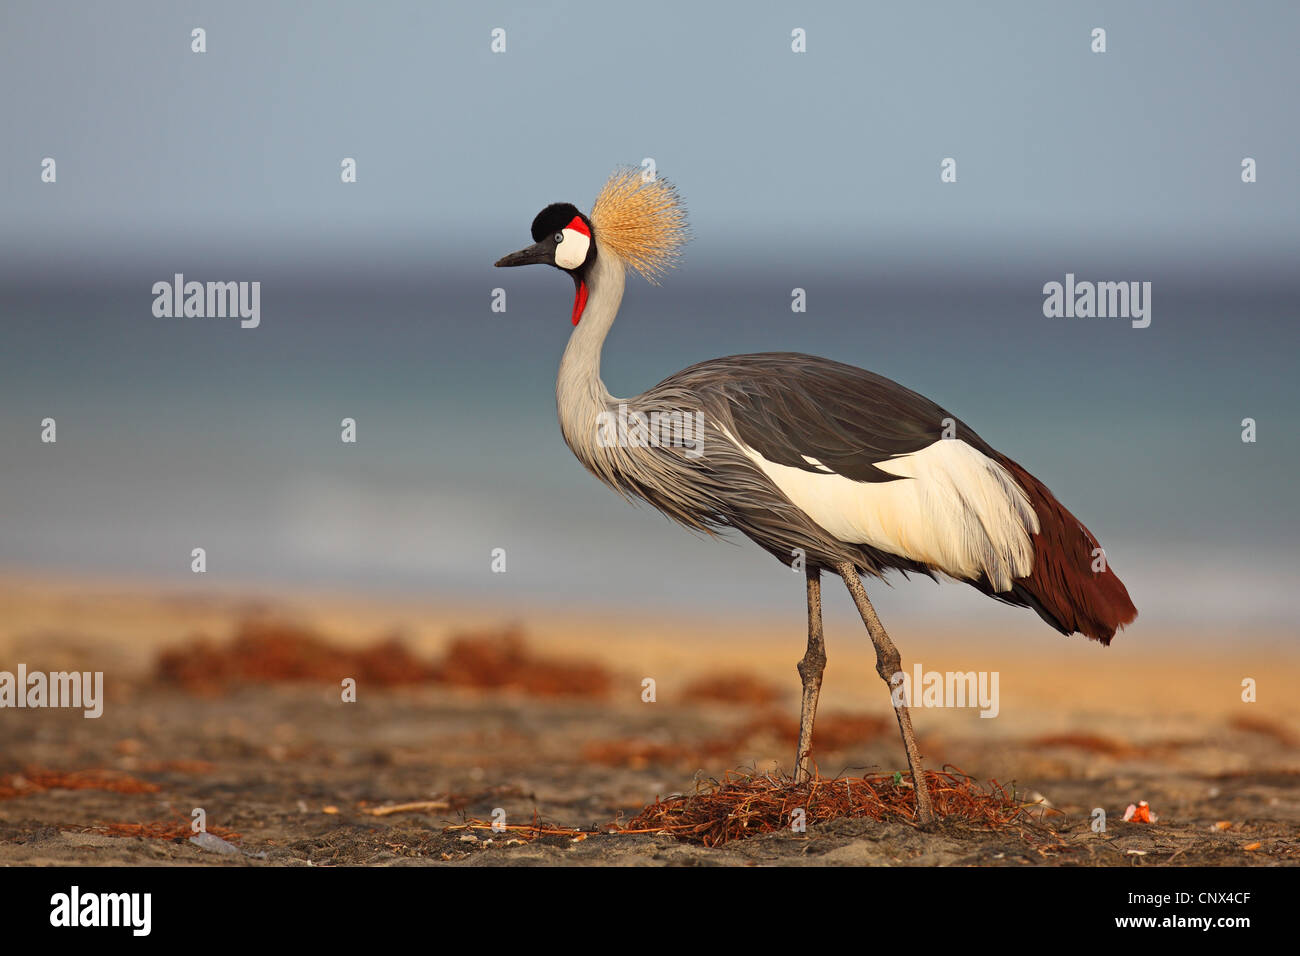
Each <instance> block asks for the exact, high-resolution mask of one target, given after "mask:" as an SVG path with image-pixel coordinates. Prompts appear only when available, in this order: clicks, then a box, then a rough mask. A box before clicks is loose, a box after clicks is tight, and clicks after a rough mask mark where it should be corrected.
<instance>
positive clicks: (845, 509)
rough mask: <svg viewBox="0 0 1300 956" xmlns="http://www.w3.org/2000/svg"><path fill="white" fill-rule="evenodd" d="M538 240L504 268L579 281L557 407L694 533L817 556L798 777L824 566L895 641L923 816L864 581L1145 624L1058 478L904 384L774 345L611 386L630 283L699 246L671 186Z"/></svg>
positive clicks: (600, 203)
mask: <svg viewBox="0 0 1300 956" xmlns="http://www.w3.org/2000/svg"><path fill="white" fill-rule="evenodd" d="M531 231H532V238H533V244H532V245H530V246H528V247H527V248H525V249H521V250H520V251H518V252H515V253H512V254H510V255H508V256H505V257H504V258H502V259H500V260H499V261H497V263H496V265H497V266H499V267H509V266H523V265H531V264H546V265H550V266H554V267H555V268H558V269H560V270H561V271H563V272H567V273H568V274H569V276H570V277H571V278H572V279H573V283H574V303H573V312H572V321H573V330H572V332H571V334H570V336H569V341H568V345H567V346H566V348H565V350H564V356H563V358H562V359H561V362H560V370H559V376H558V379H557V382H556V405H557V409H558V412H559V419H560V429H561V432H562V433H563V435H564V440H565V442H566V443H567V444H568V446H569V448H570V449H571V450H572V451H573V453H574V455H575V456H576V457H577V458H578V460H579V461H580V462H581V463H582V464H583V465H584V466H585V467H586V468H587V470H588V471H590V472H591V473H592V474H594V475H595V476H596V477H597V478H599V479H600V480H601V481H602V482H604V483H605V484H607V485H609V486H610V487H611V488H613V489H614V490H615V491H617V492H619V493H620V494H621V495H623V496H624V497H625V498H628V499H629V500H632V499H641V500H644V501H646V502H649V503H650V504H651V505H653V506H654V507H656V508H658V509H659V510H660V511H662V512H664V513H665V514H666V515H668V516H669V517H670V518H672V519H674V520H675V521H677V522H679V523H681V524H682V525H685V526H686V527H687V528H690V529H693V530H696V531H703V532H707V533H717V532H719V531H723V530H727V529H731V530H735V531H738V532H740V533H741V534H743V535H745V536H746V537H748V538H750V539H751V540H752V541H754V542H755V543H757V544H758V545H759V546H760V547H761V548H763V549H764V550H766V551H767V552H769V553H770V554H772V555H773V556H774V557H776V558H777V559H778V560H779V561H781V562H782V563H784V564H785V565H787V566H788V567H792V568H797V566H798V564H799V563H802V564H803V568H804V573H805V578H806V592H807V605H808V641H807V648H806V650H805V653H804V656H803V658H802V659H801V660H800V661H799V662H798V665H797V670H798V672H799V676H800V679H801V681H802V684H803V694H802V699H801V703H800V716H799V740H798V745H797V749H796V752H795V775H794V779H795V782H796V783H802V782H805V781H807V780H808V779H809V777H810V774H811V759H812V736H813V722H814V720H815V718H816V713H817V700H818V697H819V695H820V693H821V686H822V674H823V671H824V670H825V666H826V649H825V640H824V635H823V627H822V613H821V575H822V572H823V571H826V572H828V573H832V574H835V575H837V576H839V577H840V578H842V579H843V581H844V583H845V585H846V586H847V588H848V591H849V594H850V595H851V597H852V599H853V602H854V604H855V605H856V606H857V609H858V613H859V614H860V615H861V617H862V621H863V624H865V626H866V629H867V632H868V634H869V635H870V637H871V641H872V643H873V645H874V646H875V652H876V671H877V673H878V674H879V675H880V677H881V678H882V679H883V680H884V681H885V683H886V685H887V686H888V687H889V688H890V690H891V699H892V700H893V701H894V710H895V716H896V718H897V720H898V727H899V733H900V734H901V736H902V740H903V747H904V749H905V751H906V754H907V762H908V767H909V770H910V771H911V776H912V783H913V788H914V793H915V801H916V819H917V820H918V822H920V823H921V824H923V825H925V824H929V823H930V822H931V821H932V820H933V818H934V811H933V802H932V800H931V797H930V793H929V789H928V786H927V784H926V780H925V775H924V771H923V768H922V764H921V756H920V753H919V752H918V750H917V745H916V737H915V734H914V733H913V730H912V720H911V716H910V714H909V711H908V707H907V701H906V699H905V696H904V695H901V694H897V693H894V690H895V688H896V687H897V686H898V684H899V683H900V682H901V681H902V679H903V673H902V663H901V658H900V655H899V652H898V649H897V648H896V647H895V646H894V643H893V641H892V640H891V639H890V637H889V634H888V633H887V632H886V630H885V628H884V626H883V625H882V624H881V623H880V618H879V616H878V615H877V614H876V610H875V608H874V607H873V606H872V604H871V601H870V599H869V598H868V596H867V592H866V589H865V588H864V587H863V584H862V576H863V575H866V576H869V577H873V578H883V577H884V575H885V573H886V572H888V571H900V572H902V573H903V574H905V575H906V574H908V573H917V574H922V575H927V576H929V577H931V578H936V577H938V576H942V577H945V578H949V579H955V580H957V581H961V582H965V583H966V584H969V585H971V586H972V587H974V588H976V589H977V590H979V591H980V592H982V593H983V594H986V595H988V596H989V597H991V598H994V599H995V600H998V601H1002V602H1004V603H1007V604H1011V605H1016V606H1019V607H1026V608H1029V609H1032V610H1033V611H1034V612H1036V613H1037V614H1038V616H1039V617H1040V618H1042V619H1043V620H1044V621H1045V622H1046V623H1047V624H1049V625H1050V626H1051V627H1053V628H1055V629H1056V630H1058V631H1060V632H1061V633H1062V634H1066V635H1070V634H1074V633H1081V634H1084V635H1086V636H1087V637H1088V638H1091V639H1093V640H1096V641H1099V642H1101V643H1102V644H1103V645H1108V644H1109V643H1110V641H1111V639H1112V638H1113V637H1114V636H1115V633H1116V631H1117V630H1118V629H1119V628H1122V627H1124V626H1125V625H1127V624H1129V623H1131V622H1132V621H1133V620H1134V619H1135V618H1136V617H1137V609H1136V608H1135V607H1134V605H1133V602H1132V601H1131V600H1130V598H1129V595H1128V591H1127V590H1126V589H1125V587H1124V585H1123V583H1122V582H1121V581H1120V579H1119V577H1118V576H1117V575H1116V574H1115V572H1114V570H1113V569H1112V568H1111V567H1110V565H1109V563H1108V562H1107V561H1106V560H1105V554H1104V552H1103V551H1102V549H1101V547H1100V545H1099V544H1098V543H1097V539H1096V538H1095V537H1094V536H1093V534H1092V533H1091V532H1090V531H1089V530H1088V529H1087V528H1086V527H1084V526H1083V524H1082V523H1081V522H1080V521H1079V520H1078V519H1077V518H1075V517H1074V516H1073V515H1072V514H1071V513H1070V512H1069V511H1067V510H1066V509H1065V507H1064V506H1063V505H1062V504H1061V503H1060V502H1059V501H1057V499H1056V497H1055V496H1054V495H1053V494H1052V493H1051V492H1050V491H1049V490H1048V489H1047V487H1046V486H1045V485H1044V484H1043V483H1042V482H1041V481H1039V480H1038V479H1037V478H1035V477H1034V476H1033V475H1031V474H1030V473H1029V472H1028V471H1026V470H1025V469H1024V468H1022V467H1021V466H1020V465H1018V464H1017V463H1016V462H1015V461H1013V460H1011V459H1010V458H1008V457H1007V456H1005V455H1003V454H1001V453H999V452H998V451H996V450H994V449H993V448H992V447H991V446H990V445H989V444H988V443H987V442H985V441H984V440H983V439H982V438H980V437H979V435H978V434H976V433H975V431H974V430H973V429H971V428H970V427H969V426H968V425H966V424H965V423H964V422H962V421H961V420H960V419H957V418H956V417H955V416H953V415H950V414H949V413H948V412H946V411H945V410H944V409H942V408H940V407H939V406H938V405H936V404H935V403H934V402H932V401H930V400H929V399H927V398H924V397H923V396H921V395H919V394H917V393H916V392H913V391H911V390H910V389H907V388H904V387H903V386H902V385H899V384H897V383H896V382H893V381H890V380H889V379H887V378H883V377H882V376H879V375H876V374H874V373H872V372H868V371H864V370H863V369H859V368H856V367H854V366H851V365H845V364H842V363H840V362H835V361H831V360H829V359H824V358H818V357H815V356H811V355H802V354H798V353H793V352H771V353H760V354H752V355H732V356H728V357H725V358H719V359H713V360H711V361H706V362H701V363H699V364H697V365H692V366H690V367H689V368H686V369H683V370H682V371H680V372H678V373H677V374H675V375H672V376H670V377H669V378H667V379H665V380H664V381H662V382H660V383H659V384H658V385H656V386H655V387H654V388H652V389H650V390H649V391H647V392H645V393H643V394H641V395H638V396H636V397H634V398H629V399H617V398H614V397H613V396H612V395H610V393H609V391H608V390H607V389H606V388H605V385H604V382H603V381H602V380H601V377H600V357H601V347H602V345H603V343H604V341H605V336H606V334H607V333H608V332H609V330H610V327H611V326H612V325H613V322H614V319H615V317H616V316H617V314H618V309H619V305H620V303H621V302H622V299H623V292H624V285H625V279H626V274H627V272H628V271H629V270H633V271H635V272H638V273H639V274H641V275H642V276H643V277H644V278H646V279H647V280H649V281H650V282H652V283H656V284H657V282H658V279H659V278H660V277H661V276H662V275H663V273H664V271H665V270H666V269H667V268H668V267H670V266H672V265H675V264H676V262H677V260H678V259H679V257H680V248H681V246H682V244H683V243H684V242H685V241H686V240H687V238H688V237H689V226H688V223H687V218H686V212H685V208H684V206H683V205H682V203H681V201H680V198H679V196H678V194H677V190H676V187H674V186H673V185H672V184H671V183H670V182H668V181H667V180H665V179H663V178H661V177H658V176H647V175H645V174H643V172H642V170H640V169H638V168H636V167H624V168H620V169H617V170H615V172H614V173H613V175H611V176H610V178H609V179H608V181H607V182H606V183H605V185H604V187H603V188H602V189H601V191H600V193H599V195H598V196H597V197H596V200H595V202H594V204H593V205H592V208H591V214H590V215H586V214H584V213H582V212H581V211H580V210H579V209H578V208H577V207H576V206H574V205H573V204H571V203H552V204H550V205H548V206H546V208H544V209H543V210H542V211H541V212H540V213H538V214H537V216H536V218H534V220H533V223H532V230H531ZM629 410H630V411H629ZM629 422H631V425H629V424H628V423H629Z"/></svg>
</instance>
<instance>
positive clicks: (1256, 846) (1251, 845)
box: [1242, 840, 1263, 853]
mask: <svg viewBox="0 0 1300 956" xmlns="http://www.w3.org/2000/svg"><path fill="white" fill-rule="evenodd" d="M1262 845H1263V844H1261V843H1260V842H1259V841H1258V840H1257V841H1255V842H1254V843H1247V844H1246V845H1245V846H1243V847H1242V849H1243V850H1245V851H1246V852H1247V853H1253V852H1254V851H1255V850H1258V849H1259V848H1260V847H1261V846H1262Z"/></svg>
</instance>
